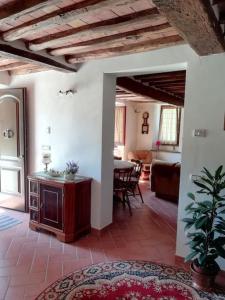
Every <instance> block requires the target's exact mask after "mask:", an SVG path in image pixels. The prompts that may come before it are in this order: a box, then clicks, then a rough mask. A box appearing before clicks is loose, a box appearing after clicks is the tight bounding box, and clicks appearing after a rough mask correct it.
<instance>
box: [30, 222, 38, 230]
mask: <svg viewBox="0 0 225 300" xmlns="http://www.w3.org/2000/svg"><path fill="white" fill-rule="evenodd" d="M29 227H30V229H31V230H34V231H38V229H37V226H36V225H34V224H33V223H29Z"/></svg>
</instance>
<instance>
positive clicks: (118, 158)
mask: <svg viewBox="0 0 225 300" xmlns="http://www.w3.org/2000/svg"><path fill="white" fill-rule="evenodd" d="M114 160H122V157H120V156H114Z"/></svg>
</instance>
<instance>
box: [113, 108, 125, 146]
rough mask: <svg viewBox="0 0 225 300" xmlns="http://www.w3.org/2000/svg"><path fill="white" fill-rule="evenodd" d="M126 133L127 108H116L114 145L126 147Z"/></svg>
mask: <svg viewBox="0 0 225 300" xmlns="http://www.w3.org/2000/svg"><path fill="white" fill-rule="evenodd" d="M125 131H126V107H125V106H116V108H115V130H114V143H115V145H116V146H119V145H125Z"/></svg>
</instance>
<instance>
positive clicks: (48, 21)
mask: <svg viewBox="0 0 225 300" xmlns="http://www.w3.org/2000/svg"><path fill="white" fill-rule="evenodd" d="M148 1H149V0H148ZM135 2H137V0H100V1H99V0H84V1H81V2H78V3H76V4H73V5H70V6H67V7H65V8H62V9H60V10H57V11H55V12H52V13H50V14H47V15H44V16H43V17H40V18H37V19H34V20H32V21H29V22H26V23H24V24H21V25H19V26H17V27H15V28H12V29H10V30H8V31H6V32H4V33H3V39H4V40H5V41H15V40H18V39H21V38H24V37H25V36H26V35H30V34H35V33H37V32H39V31H41V30H47V29H48V28H53V27H56V26H59V25H64V24H67V23H69V22H72V21H74V20H75V19H79V18H82V17H83V18H84V17H86V16H88V15H90V13H91V14H94V13H98V12H99V10H100V9H105V8H113V7H114V8H115V7H120V6H122V5H128V4H134V3H135Z"/></svg>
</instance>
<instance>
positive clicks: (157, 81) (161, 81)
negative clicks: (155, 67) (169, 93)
mask: <svg viewBox="0 0 225 300" xmlns="http://www.w3.org/2000/svg"><path fill="white" fill-rule="evenodd" d="M140 81H141V82H145V83H149V84H151V85H155V84H158V83H159V84H161V83H164V84H167V83H168V84H169V83H183V82H185V77H184V78H181V79H172V78H171V79H166V78H165V79H164V78H161V79H153V80H152V79H148V78H146V79H141V80H140Z"/></svg>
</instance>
